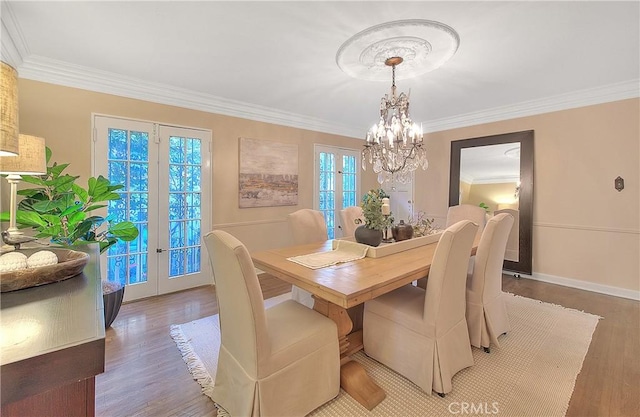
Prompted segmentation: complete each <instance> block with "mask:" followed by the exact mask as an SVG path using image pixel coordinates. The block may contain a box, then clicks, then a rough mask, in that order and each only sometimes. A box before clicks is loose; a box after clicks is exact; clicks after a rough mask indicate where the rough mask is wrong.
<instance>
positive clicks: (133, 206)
mask: <svg viewBox="0 0 640 417" xmlns="http://www.w3.org/2000/svg"><path fill="white" fill-rule="evenodd" d="M108 146H109V148H108V152H107V154H108V160H107V164H108V170H109V180H110V181H111V182H112V183H119V184H124V185H125V187H124V188H122V189H120V190H118V193H119V194H120V197H121V199H120V200H117V201H110V202H109V203H108V205H107V215H108V216H111V217H113V218H114V219H115V220H116V221H125V220H128V221H131V222H133V223H134V224H135V225H136V227H138V230H139V232H140V234H139V236H138V238H137V239H136V240H134V241H131V242H118V243H116V244H115V245H113V246H111V247H110V248H109V249H108V250H107V280H109V281H113V282H118V283H120V284H121V285H131V284H136V283H141V282H146V281H147V268H145V267H143V266H142V265H141V262H142V260H143V259H144V261H145V262H146V260H147V247H148V241H147V237H148V236H147V230H148V227H147V225H148V223H149V213H148V207H149V205H148V201H149V194H148V190H149V176H148V172H149V135H148V134H147V133H146V132H135V131H128V130H123V129H108ZM134 161H135V162H134Z"/></svg>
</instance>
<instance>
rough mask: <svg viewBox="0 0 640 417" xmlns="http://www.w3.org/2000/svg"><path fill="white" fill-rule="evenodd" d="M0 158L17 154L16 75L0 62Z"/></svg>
mask: <svg viewBox="0 0 640 417" xmlns="http://www.w3.org/2000/svg"><path fill="white" fill-rule="evenodd" d="M0 67H1V71H0V77H1V78H0V81H2V84H1V85H2V88H1V89H0V113H1V114H2V120H1V122H0V123H1V124H0V127H1V129H0V156H16V155H17V154H18V73H17V72H16V70H15V69H14V68H13V67H12V66H10V65H8V64H6V63H4V62H2V61H0Z"/></svg>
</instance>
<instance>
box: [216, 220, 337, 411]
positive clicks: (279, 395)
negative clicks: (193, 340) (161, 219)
mask: <svg viewBox="0 0 640 417" xmlns="http://www.w3.org/2000/svg"><path fill="white" fill-rule="evenodd" d="M204 241H205V244H206V246H207V251H208V252H209V257H210V260H211V266H212V267H213V273H214V276H215V278H216V296H217V298H218V305H219V307H220V332H221V345H220V355H219V359H218V369H217V372H216V376H215V386H214V389H213V400H214V401H215V402H216V403H218V404H220V406H222V407H223V408H224V409H226V410H227V411H228V412H229V413H230V414H231V415H232V416H277V417H279V416H304V415H306V414H308V413H309V412H311V411H312V410H314V409H315V408H317V407H318V406H320V405H322V404H324V403H325V402H327V401H329V400H330V399H332V398H334V397H335V396H336V395H338V392H339V390H340V350H339V346H338V331H337V327H336V324H335V322H334V321H333V320H331V319H329V318H327V317H325V316H323V315H322V314H320V313H318V312H316V311H314V310H310V309H308V308H305V307H303V306H301V305H300V304H298V303H296V302H294V301H291V300H287V301H285V302H283V303H280V304H277V305H275V306H273V307H271V308H269V309H267V310H265V308H264V300H263V297H262V291H261V289H260V283H259V282H258V277H257V276H256V273H255V269H254V266H253V262H252V261H251V257H250V256H249V252H248V251H247V249H246V248H245V247H244V245H243V244H242V243H241V242H240V241H239V240H238V239H236V238H235V237H233V236H231V235H230V234H229V233H227V232H224V231H221V230H216V231H213V232H210V233H208V234H207V235H206V236H205V237H204Z"/></svg>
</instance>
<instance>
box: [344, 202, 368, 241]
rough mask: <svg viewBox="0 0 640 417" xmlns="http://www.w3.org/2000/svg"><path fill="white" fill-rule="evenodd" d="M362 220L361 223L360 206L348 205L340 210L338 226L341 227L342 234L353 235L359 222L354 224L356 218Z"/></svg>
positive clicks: (362, 218) (362, 217)
mask: <svg viewBox="0 0 640 417" xmlns="http://www.w3.org/2000/svg"><path fill="white" fill-rule="evenodd" d="M357 219H360V220H362V223H361V224H364V215H363V214H362V207H360V206H350V207H345V208H343V209H342V210H340V226H341V227H342V236H343V237H348V236H355V234H356V229H357V228H358V226H359V224H356V220H357Z"/></svg>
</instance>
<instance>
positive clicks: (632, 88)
mask: <svg viewBox="0 0 640 417" xmlns="http://www.w3.org/2000/svg"><path fill="white" fill-rule="evenodd" d="M3 21H4V19H3ZM3 27H4V26H3ZM10 29H11V28H7V30H10ZM12 33H15V31H13V32H12ZM4 37H5V36H3V39H4ZM14 41H15V39H14ZM3 49H4V48H3ZM13 49H15V50H16V51H17V52H18V53H19V54H20V55H21V56H22V59H23V61H22V64H21V66H20V68H19V76H20V77H21V78H26V79H31V80H36V81H42V82H46V83H51V84H57V85H64V86H67V87H74V88H81V89H84V90H89V91H96V92H99V93H105V94H113V95H117V96H121V97H129V98H134V99H138V100H144V101H149V102H152V103H160V104H166V105H170V106H178V107H182V108H187V109H193V110H200V111H204V112H209V113H215V114H222V115H227V116H233V117H240V118H243V119H249V120H256V121H260V122H266V123H273V124H277V125H281V126H289V127H294V128H299V129H306V130H311V131H315V132H324V133H329V134H335V135H342V136H347V137H352V138H361V139H364V131H363V130H362V128H361V127H360V126H346V125H337V124H336V123H334V122H331V121H328V120H321V119H318V118H314V117H309V116H304V115H300V114H296V113H291V112H285V111H281V110H276V109H272V108H267V107H264V106H259V105H255V104H250V103H244V102H240V101H236V100H230V99H225V98H222V97H217V96H214V95H211V94H204V93H200V92H197V91H190V90H186V89H182V88H178V87H174V86H169V85H165V84H159V83H151V82H149V81H145V80H140V79H136V78H133V77H126V76H122V75H118V74H114V73H110V72H106V71H101V70H96V69H93V68H88V67H84V66H80V65H73V64H69V63H67V62H63V61H58V60H53V59H49V58H45V57H42V56H37V55H28V56H27V54H28V52H27V51H20V49H19V48H17V47H16V48H13ZM23 49H24V48H23ZM639 83H640V80H638V79H634V80H629V81H623V82H619V83H614V84H609V85H605V86H600V87H596V88H592V89H586V90H579V91H575V92H570V93H565V94H561V95H556V96H552V97H548V98H543V99H538V100H531V101H526V102H521V103H515V104H513V105H508V106H502V107H495V108H492V109H487V110H482V111H478V112H473V113H467V114H463V115H459V116H454V117H448V118H442V119H438V120H432V121H423V122H422V125H423V130H424V131H425V133H432V132H438V131H441V130H448V129H454V128H460V127H465V126H473V125H479V124H484V123H490V122H497V121H501V120H508V119H514V118H517V117H524V116H532V115H536V114H542V113H549V112H553V111H559V110H566V109H571V108H576V107H584V106H589V105H594V104H600V103H607V102H612V101H618V100H624V99H629V98H636V97H639V96H640V87H639Z"/></svg>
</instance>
